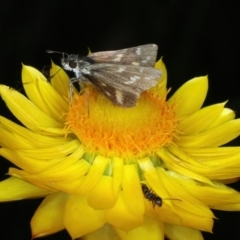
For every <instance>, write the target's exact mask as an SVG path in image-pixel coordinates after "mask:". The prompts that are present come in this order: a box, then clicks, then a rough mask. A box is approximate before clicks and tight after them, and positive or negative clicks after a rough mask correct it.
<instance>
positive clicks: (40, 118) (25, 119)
mask: <svg viewBox="0 0 240 240" xmlns="http://www.w3.org/2000/svg"><path fill="white" fill-rule="evenodd" d="M0 94H1V96H2V99H3V100H4V101H5V102H6V104H7V107H8V108H9V109H10V111H11V112H12V113H13V114H14V115H15V117H16V118H18V119H19V121H21V122H22V123H23V124H24V125H25V126H27V127H28V128H29V129H31V130H33V131H42V129H44V130H47V129H48V128H49V129H50V130H51V131H53V129H54V128H58V130H57V132H61V133H62V134H65V132H66V130H65V129H64V126H63V124H61V123H59V122H57V121H56V120H54V119H53V118H51V117H50V116H48V115H47V114H46V113H44V112H42V111H41V110H40V109H39V108H38V107H36V106H35V105H34V104H33V103H32V102H31V101H29V100H28V99H27V98H26V97H24V96H23V95H22V94H20V93H19V92H17V91H16V90H14V89H12V88H11V89H9V88H8V87H6V86H3V85H0ZM23 106H24V108H23ZM51 131H50V132H51Z"/></svg>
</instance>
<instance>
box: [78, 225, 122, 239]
mask: <svg viewBox="0 0 240 240" xmlns="http://www.w3.org/2000/svg"><path fill="white" fill-rule="evenodd" d="M81 239H82V240H96V239H97V240H121V239H120V238H119V237H118V235H117V234H116V232H115V231H114V229H113V227H112V226H111V225H109V224H105V225H104V226H103V227H101V228H100V229H98V230H96V231H94V232H91V233H89V234H87V235H85V236H83V237H82V238H81Z"/></svg>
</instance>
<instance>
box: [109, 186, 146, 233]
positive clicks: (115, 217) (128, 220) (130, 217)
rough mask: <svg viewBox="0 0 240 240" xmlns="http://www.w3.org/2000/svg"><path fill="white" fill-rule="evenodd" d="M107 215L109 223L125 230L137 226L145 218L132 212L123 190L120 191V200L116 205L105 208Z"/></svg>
mask: <svg viewBox="0 0 240 240" xmlns="http://www.w3.org/2000/svg"><path fill="white" fill-rule="evenodd" d="M105 216H106V220H107V222H108V223H110V224H112V225H114V226H116V227H118V228H121V229H123V230H124V231H129V230H131V229H133V228H136V227H138V226H140V225H141V224H142V222H143V218H139V216H136V215H134V214H132V212H131V209H129V206H128V203H127V201H126V200H125V198H124V196H123V192H122V191H121V192H120V193H119V197H118V201H117V202H116V204H115V205H114V207H113V208H111V209H108V210H105Z"/></svg>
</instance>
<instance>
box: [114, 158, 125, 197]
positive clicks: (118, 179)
mask: <svg viewBox="0 0 240 240" xmlns="http://www.w3.org/2000/svg"><path fill="white" fill-rule="evenodd" d="M123 163H124V160H123V159H121V158H117V157H114V158H113V159H112V165H113V192H114V196H115V197H116V198H117V197H118V194H119V191H120V189H121V186H122V185H121V184H122V174H123Z"/></svg>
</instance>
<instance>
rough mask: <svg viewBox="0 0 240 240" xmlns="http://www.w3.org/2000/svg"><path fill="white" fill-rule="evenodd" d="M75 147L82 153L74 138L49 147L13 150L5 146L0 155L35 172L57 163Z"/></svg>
mask: <svg viewBox="0 0 240 240" xmlns="http://www.w3.org/2000/svg"><path fill="white" fill-rule="evenodd" d="M77 148H80V149H81V150H82V151H81V152H79V155H81V154H83V149H82V148H81V147H80V145H79V142H78V140H74V141H72V142H69V143H66V144H63V145H60V146H58V147H50V148H46V149H44V148H42V149H28V150H22V151H20V150H15V151H14V150H9V149H7V148H0V155H1V156H3V157H5V158H7V159H8V160H9V161H11V162H12V163H14V164H16V165H17V166H18V167H20V168H22V169H24V170H26V171H28V172H34V173H36V172H38V171H43V170H45V169H47V168H49V167H51V166H53V165H55V164H57V163H58V162H60V161H61V160H62V159H61V158H63V157H65V156H67V155H69V154H71V153H72V152H74V150H76V149H77ZM36 156H37V157H36ZM45 160H48V161H45ZM76 161H77V160H76ZM61 162H62V161H61ZM61 170H62V169H61Z"/></svg>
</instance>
